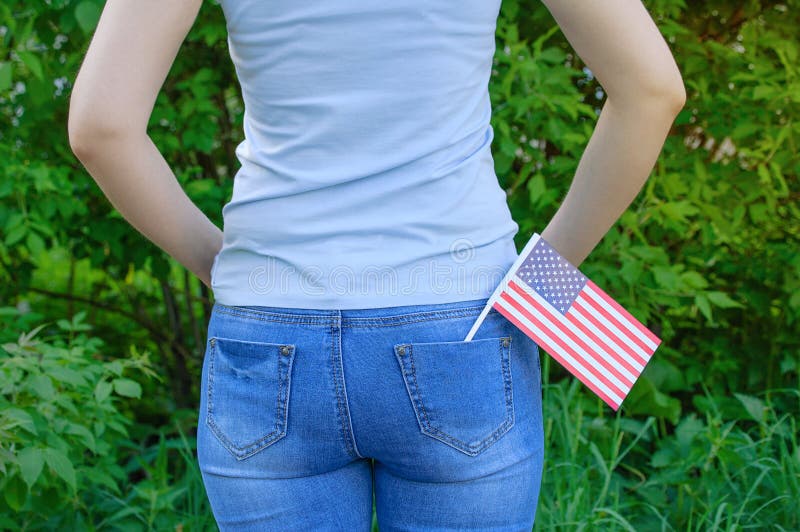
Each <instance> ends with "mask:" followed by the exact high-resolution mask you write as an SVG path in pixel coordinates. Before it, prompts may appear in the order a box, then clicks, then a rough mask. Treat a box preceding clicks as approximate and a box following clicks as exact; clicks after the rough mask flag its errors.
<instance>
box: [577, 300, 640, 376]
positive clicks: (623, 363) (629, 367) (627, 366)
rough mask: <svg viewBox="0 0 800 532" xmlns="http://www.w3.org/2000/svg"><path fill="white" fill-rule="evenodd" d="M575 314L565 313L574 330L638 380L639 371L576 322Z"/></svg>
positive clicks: (615, 350) (584, 326) (613, 348)
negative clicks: (590, 340)
mask: <svg viewBox="0 0 800 532" xmlns="http://www.w3.org/2000/svg"><path fill="white" fill-rule="evenodd" d="M575 314H576V313H575V312H574V311H572V309H570V311H568V312H567V314H566V317H567V320H569V322H570V323H571V324H572V325H574V326H575V327H576V328H578V329H580V330H581V331H583V334H585V335H586V336H588V337H590V338H591V339H592V340H594V341H595V343H598V344H600V345H601V346H603V348H604V349H605V350H606V352H607V353H611V356H612V357H614V361H615V362H616V363H617V364H619V365H620V366H623V367H624V368H625V369H627V370H628V371H630V372H631V374H633V375H635V376H636V378H637V379H638V378H639V375H640V373H641V370H638V369H636V368H634V367H633V366H632V365H631V363H630V362H628V361H627V360H626V359H625V357H624V356H622V355H620V354H619V352H618V349H617V348H616V347H614V346H610V345H608V344H607V343H606V342H605V340H603V339H602V338H600V337H599V336H597V335H596V334H595V333H594V331H592V330H591V329H590V328H589V327H587V326H586V325H584V324H583V323H582V322H581V321H580V320H578V318H576V317H575Z"/></svg>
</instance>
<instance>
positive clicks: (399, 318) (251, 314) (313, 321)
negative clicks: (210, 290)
mask: <svg viewBox="0 0 800 532" xmlns="http://www.w3.org/2000/svg"><path fill="white" fill-rule="evenodd" d="M215 305H217V308H216V312H218V313H220V314H227V315H229V316H235V317H237V318H243V319H252V320H258V321H269V322H277V323H288V324H296V325H323V326H324V325H332V324H335V323H336V322H337V319H336V316H334V315H330V316H328V315H321V314H312V315H301V314H294V315H293V314H279V313H275V312H267V311H260V310H253V309H243V308H238V307H235V306H229V305H224V304H222V303H215ZM482 309H483V307H481V306H473V307H461V308H456V309H448V310H424V311H418V312H411V313H408V314H398V315H395V316H385V317H383V318H381V317H376V318H358V317H353V318H348V317H345V318H343V322H342V321H341V320H340V323H339V326H340V327H341V328H357V327H396V326H400V325H406V324H410V323H418V322H425V321H434V320H444V319H452V318H464V317H469V316H475V317H477V316H478V315H479V314H480V311H481V310H482Z"/></svg>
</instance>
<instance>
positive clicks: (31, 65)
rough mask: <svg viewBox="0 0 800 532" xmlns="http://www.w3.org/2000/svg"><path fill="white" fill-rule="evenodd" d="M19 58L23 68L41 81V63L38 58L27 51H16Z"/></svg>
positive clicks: (42, 74)
mask: <svg viewBox="0 0 800 532" xmlns="http://www.w3.org/2000/svg"><path fill="white" fill-rule="evenodd" d="M17 54H19V58H20V59H22V62H23V63H25V66H26V67H28V69H29V70H30V71H31V73H32V74H33V75H34V76H36V78H37V79H39V80H42V79H44V72H43V71H42V62H41V60H40V59H39V57H38V56H37V55H36V54H35V53H33V52H28V51H18V52H17Z"/></svg>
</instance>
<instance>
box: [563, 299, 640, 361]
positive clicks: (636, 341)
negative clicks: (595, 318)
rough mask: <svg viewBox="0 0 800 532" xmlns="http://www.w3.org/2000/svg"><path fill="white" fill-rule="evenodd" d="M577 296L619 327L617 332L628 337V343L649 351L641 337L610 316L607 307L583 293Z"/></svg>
mask: <svg viewBox="0 0 800 532" xmlns="http://www.w3.org/2000/svg"><path fill="white" fill-rule="evenodd" d="M578 298H579V299H582V300H583V301H585V302H586V304H587V305H589V306H590V307H592V308H593V309H594V311H595V313H597V314H600V315H602V316H604V317H605V318H606V319H607V320H608V321H610V322H611V324H612V325H614V326H615V327H616V328H617V329H619V332H621V333H622V334H624V335H625V336H626V337H627V338H628V341H629V342H630V343H632V344H636V345H638V346H639V347H640V348H641V349H642V350H643V351H644V352H645V353H650V348H649V347H648V346H647V345H646V344H645V343H644V342H643V341H642V340H641V339H639V337H638V336H636V335H635V334H633V333H632V332H631V331H629V330H628V328H627V327H625V325H624V324H622V323H620V321H619V320H618V319H616V318H615V317H614V316H612V315H611V313H610V312H609V311H608V310H607V309H605V308H603V306H602V305H601V304H599V303H598V302H597V301H595V300H594V299H592V298H591V297H589V296H587V295H586V294H583V293H581V294H580V295H579V296H578ZM617 336H619V335H617ZM640 356H641V355H640Z"/></svg>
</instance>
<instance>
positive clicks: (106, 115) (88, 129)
mask: <svg viewBox="0 0 800 532" xmlns="http://www.w3.org/2000/svg"><path fill="white" fill-rule="evenodd" d="M130 135H131V127H130V126H129V121H128V120H127V119H126V118H125V116H123V115H121V114H120V113H116V112H113V111H109V110H108V109H104V108H103V107H102V106H100V105H97V104H95V105H94V106H93V105H92V103H91V102H89V101H87V100H86V99H85V98H82V97H78V98H75V97H74V95H73V98H72V99H71V101H70V109H69V113H68V115H67V136H68V139H69V146H70V149H71V150H72V153H74V154H75V156H76V157H77V158H78V159H79V160H85V159H86V158H88V157H91V156H92V154H93V153H95V152H97V151H98V150H102V149H104V148H103V147H102V146H103V145H104V144H105V145H107V144H108V143H109V142H114V141H115V140H118V139H121V138H125V137H129V136H130Z"/></svg>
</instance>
